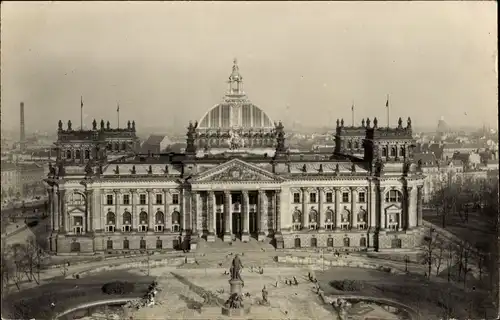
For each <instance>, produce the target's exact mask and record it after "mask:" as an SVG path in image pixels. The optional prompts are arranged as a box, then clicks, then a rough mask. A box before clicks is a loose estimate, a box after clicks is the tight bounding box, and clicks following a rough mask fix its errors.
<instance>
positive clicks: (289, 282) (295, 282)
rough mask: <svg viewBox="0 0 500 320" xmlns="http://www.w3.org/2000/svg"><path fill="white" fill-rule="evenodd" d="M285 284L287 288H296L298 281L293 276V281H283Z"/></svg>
mask: <svg viewBox="0 0 500 320" xmlns="http://www.w3.org/2000/svg"><path fill="white" fill-rule="evenodd" d="M285 284H286V285H289V286H298V285H299V281H298V280H297V278H296V277H295V276H293V279H285Z"/></svg>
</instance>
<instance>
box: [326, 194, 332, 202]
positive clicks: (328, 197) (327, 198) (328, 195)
mask: <svg viewBox="0 0 500 320" xmlns="http://www.w3.org/2000/svg"><path fill="white" fill-rule="evenodd" d="M326 202H327V203H332V202H333V193H331V192H327V193H326Z"/></svg>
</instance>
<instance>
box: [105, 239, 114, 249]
mask: <svg viewBox="0 0 500 320" xmlns="http://www.w3.org/2000/svg"><path fill="white" fill-rule="evenodd" d="M106 248H108V250H111V249H113V240H108V241H107V242H106Z"/></svg>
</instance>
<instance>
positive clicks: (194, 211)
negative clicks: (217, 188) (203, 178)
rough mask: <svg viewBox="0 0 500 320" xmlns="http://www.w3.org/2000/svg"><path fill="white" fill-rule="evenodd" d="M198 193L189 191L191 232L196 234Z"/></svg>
mask: <svg viewBox="0 0 500 320" xmlns="http://www.w3.org/2000/svg"><path fill="white" fill-rule="evenodd" d="M198 196H199V194H198V192H196V191H192V192H191V212H190V216H191V233H192V234H193V235H197V233H198V214H199V212H198V201H199V198H198Z"/></svg>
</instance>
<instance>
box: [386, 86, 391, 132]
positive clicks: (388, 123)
mask: <svg viewBox="0 0 500 320" xmlns="http://www.w3.org/2000/svg"><path fill="white" fill-rule="evenodd" d="M385 106H386V109H387V128H390V126H391V124H390V122H389V94H387V102H386V103H385Z"/></svg>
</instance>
